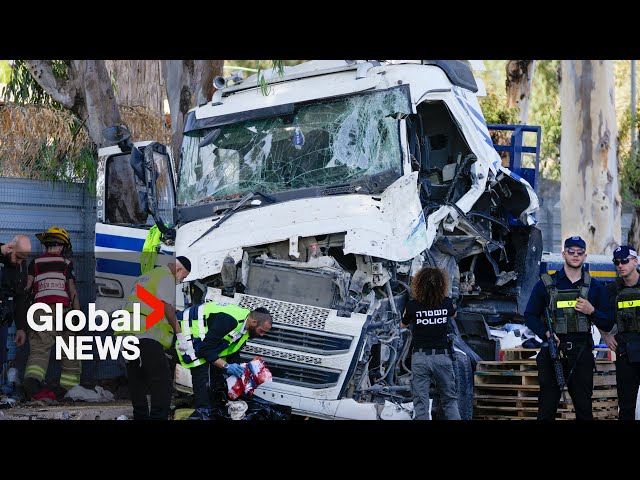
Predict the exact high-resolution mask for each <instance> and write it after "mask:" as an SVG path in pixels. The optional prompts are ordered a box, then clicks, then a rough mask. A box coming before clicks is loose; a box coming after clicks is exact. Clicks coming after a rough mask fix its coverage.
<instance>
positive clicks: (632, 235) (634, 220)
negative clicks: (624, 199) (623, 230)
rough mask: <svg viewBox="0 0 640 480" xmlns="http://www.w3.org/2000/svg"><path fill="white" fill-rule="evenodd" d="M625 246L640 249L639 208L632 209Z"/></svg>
mask: <svg viewBox="0 0 640 480" xmlns="http://www.w3.org/2000/svg"><path fill="white" fill-rule="evenodd" d="M627 244H628V245H631V246H634V247H636V249H637V248H640V208H634V210H633V215H632V217H631V226H630V227H629V233H628V234H627Z"/></svg>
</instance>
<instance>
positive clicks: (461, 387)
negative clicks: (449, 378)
mask: <svg viewBox="0 0 640 480" xmlns="http://www.w3.org/2000/svg"><path fill="white" fill-rule="evenodd" d="M453 368H454V370H455V372H456V387H457V389H458V410H459V411H460V418H461V419H462V420H471V419H472V418H473V367H472V365H471V359H469V357H468V356H467V355H465V354H464V353H461V352H455V360H454V362H453Z"/></svg>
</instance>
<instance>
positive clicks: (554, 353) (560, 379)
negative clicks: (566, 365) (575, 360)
mask: <svg viewBox="0 0 640 480" xmlns="http://www.w3.org/2000/svg"><path fill="white" fill-rule="evenodd" d="M544 316H545V318H546V320H547V329H548V330H549V340H548V341H547V343H548V344H549V356H550V357H551V361H552V362H553V368H554V370H555V373H556V382H557V383H558V386H559V387H560V392H562V395H563V396H564V386H565V385H566V384H567V382H566V381H565V379H564V372H563V371H562V364H561V363H560V352H559V351H558V347H557V345H556V339H555V335H554V334H553V324H552V322H551V316H550V315H549V309H548V308H545V309H544Z"/></svg>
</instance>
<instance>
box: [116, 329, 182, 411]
mask: <svg viewBox="0 0 640 480" xmlns="http://www.w3.org/2000/svg"><path fill="white" fill-rule="evenodd" d="M139 347H140V358H139V359H138V360H132V361H127V375H128V377H129V394H130V396H131V404H132V405H133V419H134V420H168V419H169V409H170V407H171V391H172V389H173V385H172V381H171V372H170V369H169V361H168V359H167V357H166V356H165V354H164V349H163V348H162V345H160V342H157V341H156V340H152V339H150V338H142V339H140V345H139ZM147 393H149V394H150V395H151V408H149V404H148V402H147Z"/></svg>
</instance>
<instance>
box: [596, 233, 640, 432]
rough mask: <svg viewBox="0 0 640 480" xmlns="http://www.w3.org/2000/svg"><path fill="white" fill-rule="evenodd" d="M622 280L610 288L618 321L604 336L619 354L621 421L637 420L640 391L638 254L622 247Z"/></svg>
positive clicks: (618, 259)
mask: <svg viewBox="0 0 640 480" xmlns="http://www.w3.org/2000/svg"><path fill="white" fill-rule="evenodd" d="M613 263H614V264H615V266H616V270H617V271H618V275H619V277H618V278H617V279H616V281H615V282H612V283H610V284H609V285H607V288H608V292H609V300H610V302H611V306H612V310H613V313H614V317H615V325H614V326H613V329H612V331H611V332H609V333H607V332H601V333H602V338H603V340H604V341H605V342H606V344H607V346H608V347H609V348H610V349H611V350H613V351H614V352H616V360H615V363H616V383H617V385H616V388H617V390H618V407H619V408H620V413H619V417H618V418H619V419H620V420H635V416H636V401H637V397H638V387H640V273H638V270H637V268H638V253H637V252H636V250H634V249H633V247H630V246H628V245H621V246H620V247H618V248H616V249H615V250H614V252H613Z"/></svg>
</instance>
